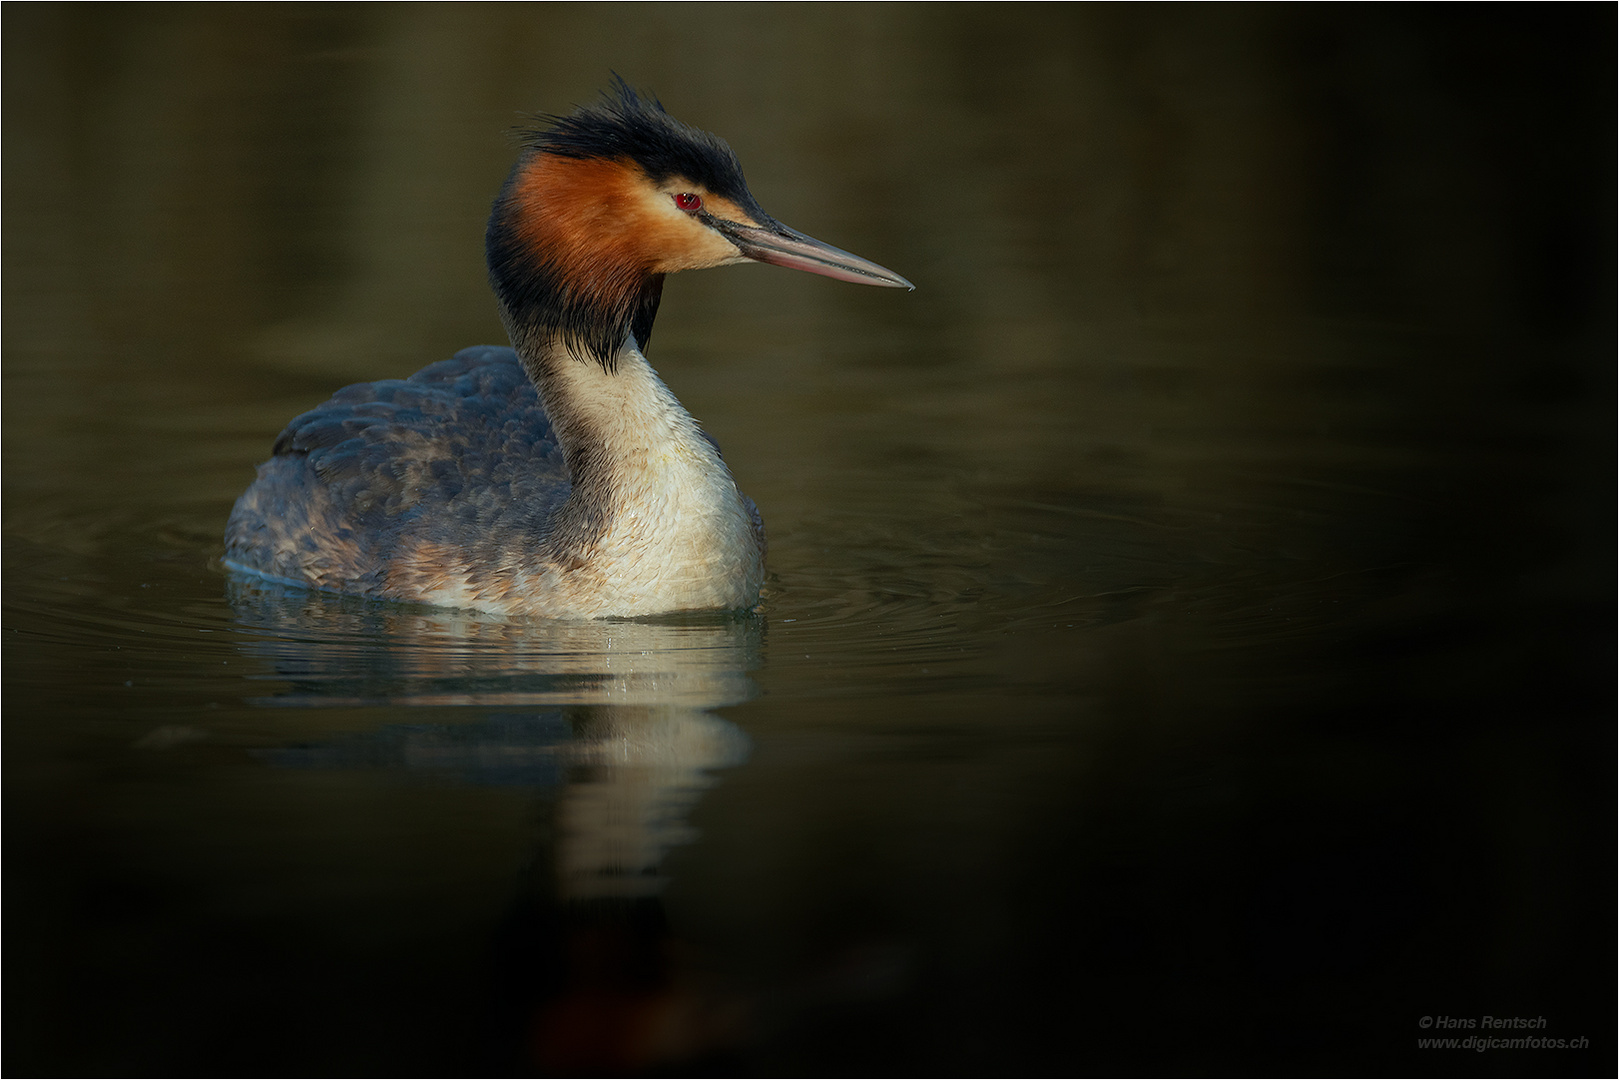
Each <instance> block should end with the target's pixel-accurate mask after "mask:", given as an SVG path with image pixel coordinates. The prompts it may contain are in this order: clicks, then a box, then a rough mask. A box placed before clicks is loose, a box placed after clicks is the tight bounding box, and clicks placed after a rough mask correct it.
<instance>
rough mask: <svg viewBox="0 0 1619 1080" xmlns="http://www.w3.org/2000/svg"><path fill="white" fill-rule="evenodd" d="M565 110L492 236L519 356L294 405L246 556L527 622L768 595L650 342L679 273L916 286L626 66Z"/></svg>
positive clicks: (465, 359)
mask: <svg viewBox="0 0 1619 1080" xmlns="http://www.w3.org/2000/svg"><path fill="white" fill-rule="evenodd" d="M546 119H547V126H545V127H544V128H543V129H541V130H536V131H533V132H531V133H529V134H528V135H527V136H526V137H525V138H524V142H523V150H522V154H521V156H520V157H519V159H518V161H517V165H516V167H514V168H513V169H512V173H511V175H510V176H509V177H508V178H507V180H506V183H505V186H503V187H502V188H501V190H500V194H499V196H497V197H496V199H495V204H494V209H493V210H492V211H491V213H490V215H489V228H488V232H487V234H486V236H485V243H486V248H487V254H488V259H489V280H490V284H491V285H492V286H493V288H494V292H495V298H496V300H497V301H498V302H499V306H500V315H501V319H502V321H503V322H504V323H505V326H506V332H507V334H508V335H509V336H510V338H511V342H512V345H513V346H514V347H515V352H514V351H513V349H506V348H496V347H490V346H484V347H479V348H471V349H464V350H462V351H461V352H459V353H457V354H456V356H455V357H454V358H453V359H450V360H444V361H441V362H439V363H436V364H433V365H432V366H430V367H427V368H424V369H423V370H421V371H419V372H417V373H416V374H415V375H412V376H411V377H410V378H408V379H403V380H399V379H390V380H386V381H383V382H375V383H364V384H360V385H356V386H350V387H347V388H346V389H343V390H340V391H338V392H337V393H336V394H335V395H333V397H332V398H331V400H330V401H328V402H326V403H325V404H324V405H321V406H319V407H318V408H316V409H314V410H312V411H310V412H307V413H304V414H303V415H302V416H300V417H298V418H297V419H295V420H293V421H292V423H291V424H289V425H287V428H286V430H285V431H283V432H282V433H281V435H280V436H279V437H278V438H277V439H276V442H275V449H274V451H273V454H274V456H273V457H272V458H271V459H270V460H269V461H267V462H265V463H264V464H263V465H261V466H259V471H258V479H257V480H255V481H254V482H253V485H252V486H251V487H249V488H248V489H247V491H246V492H245V493H244V494H243V495H242V497H241V498H240V499H238V500H236V506H235V508H234V509H233V510H232V511H231V516H230V523H229V524H228V525H227V526H226V530H225V561H226V564H227V565H228V566H231V567H233V568H235V569H238V570H245V571H247V572H249V573H253V574H257V575H260V576H263V577H268V578H272V579H276V580H280V581H284V582H288V583H291V584H295V585H301V586H305V587H309V588H316V589H326V590H332V591H335V592H344V593H354V594H358V595H362V596H371V597H378V598H382V599H388V600H403V601H414V602H417V603H425V604H433V605H437V606H440V607H455V608H472V609H476V610H481V611H487V612H491V613H496V614H509V615H542V616H556V617H605V616H633V615H656V614H661V613H666V612H675V611H697V610H705V609H733V610H734V609H745V608H751V607H753V606H754V605H755V604H756V603H757V602H758V599H759V586H760V583H761V581H762V580H763V577H764V553H765V535H764V525H763V523H762V522H761V521H760V518H759V512H758V509H757V508H756V507H755V506H754V504H753V501H752V500H751V499H749V498H748V497H747V496H746V495H743V494H742V493H741V492H740V491H738V490H737V487H736V483H735V482H734V481H733V480H732V479H731V473H730V470H729V469H727V468H726V467H725V463H724V461H723V460H722V459H721V457H720V453H719V448H718V447H717V446H716V445H715V444H714V442H713V441H712V440H711V439H709V438H708V436H707V435H705V434H704V433H703V431H702V429H701V428H699V427H698V425H697V421H695V420H694V419H692V417H691V415H690V414H689V413H687V412H686V410H685V409H683V408H682V407H681V405H680V402H678V401H676V400H675V397H674V395H673V394H671V393H670V392H669V390H668V388H667V387H665V386H664V385H663V383H662V382H661V381H660V380H659V379H658V376H657V373H656V372H655V371H653V370H652V366H651V365H650V364H648V363H647V359H646V356H645V355H644V350H645V349H646V347H647V341H648V339H649V338H650V337H651V334H652V321H653V319H654V318H655V317H656V315H657V313H658V300H659V297H660V295H661V294H662V292H663V278H664V275H665V274H672V273H674V272H676V271H678V270H697V269H702V268H704V267H710V266H728V265H730V264H732V263H740V262H749V261H752V262H763V263H771V264H774V265H776V266H786V267H790V268H792V269H795V270H807V271H809V272H810V273H812V274H823V275H825V276H827V277H832V278H837V279H839V280H841V281H853V282H860V283H862V284H867V285H886V286H893V287H898V288H906V289H909V288H912V285H911V283H910V282H908V281H906V280H905V279H904V278H902V277H900V276H899V275H898V274H896V273H894V272H893V271H891V270H885V269H884V268H883V267H881V266H878V265H877V264H875V263H871V262H867V261H866V260H865V259H862V258H859V257H858V256H855V255H851V254H849V253H848V252H846V251H840V250H838V249H837V248H835V247H832V246H831V245H829V244H823V243H821V242H820V241H819V240H814V239H811V238H810V237H807V236H805V235H803V234H802V233H798V232H795V231H793V230H792V229H789V228H787V227H786V226H785V225H783V224H781V223H780V222H778V221H776V220H775V219H774V218H772V217H771V216H770V215H769V214H767V213H765V212H764V210H762V209H761V208H760V207H759V204H758V203H757V202H755V201H754V198H753V195H752V194H750V193H749V191H748V186H747V183H746V181H744V180H743V178H742V167H741V166H740V165H739V164H738V163H737V160H736V155H735V154H733V153H732V152H731V148H730V147H729V146H727V145H726V144H725V142H724V141H723V140H722V139H720V138H718V137H716V136H714V135H710V134H708V133H707V132H704V131H699V130H697V129H696V128H691V127H688V126H686V125H685V124H682V123H681V122H680V121H678V120H676V119H674V118H673V117H672V116H670V115H669V114H668V113H666V112H664V110H663V106H662V105H661V104H659V103H658V102H657V101H656V100H653V101H651V102H648V101H643V100H642V99H641V98H639V97H638V96H637V95H636V93H635V91H634V90H632V89H631V88H630V87H629V85H628V84H626V83H624V82H623V81H622V80H619V81H618V82H617V83H616V84H615V87H614V91H613V92H612V93H611V94H609V95H606V96H604V98H603V100H602V101H601V102H600V103H598V104H596V105H593V106H589V107H586V108H581V109H578V110H576V111H575V112H574V113H573V114H572V115H571V116H566V117H548V118H546Z"/></svg>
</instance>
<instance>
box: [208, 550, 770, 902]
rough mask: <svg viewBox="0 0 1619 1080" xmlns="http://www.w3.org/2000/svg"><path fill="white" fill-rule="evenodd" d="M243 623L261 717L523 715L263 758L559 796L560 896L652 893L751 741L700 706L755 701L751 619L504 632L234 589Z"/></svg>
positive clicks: (463, 620) (482, 621)
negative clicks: (264, 688) (267, 669)
mask: <svg viewBox="0 0 1619 1080" xmlns="http://www.w3.org/2000/svg"><path fill="white" fill-rule="evenodd" d="M229 595H230V599H231V604H232V607H233V609H234V610H235V612H236V615H237V618H238V620H239V622H240V623H242V624H244V625H246V626H250V627H253V628H254V629H256V630H261V631H269V632H270V633H269V636H266V637H263V638H260V639H257V640H254V641H251V642H249V643H247V644H245V645H244V646H243V651H244V652H247V653H249V654H251V655H254V656H257V657H259V658H261V659H264V660H268V661H270V663H271V665H272V666H273V669H274V674H273V675H266V676H263V677H264V678H269V679H276V680H279V681H283V682H285V683H286V684H287V687H286V689H285V690H283V691H282V692H279V693H276V694H273V695H268V696H265V697H261V698H257V699H255V700H254V703H256V704H259V705H265V706H301V707H322V708H333V707H339V708H343V707H347V708H352V707H355V706H359V705H370V706H374V705H387V706H400V707H403V706H422V705H434V706H442V705H457V706H489V705H498V706H502V707H512V706H518V707H524V706H527V707H533V706H545V707H546V711H543V712H532V713H531V712H523V713H515V714H513V713H505V712H502V713H491V714H486V715H484V716H483V718H482V719H481V720H480V721H479V722H477V723H467V724H445V723H426V724H421V723H400V724H389V725H386V726H384V727H381V728H378V729H375V730H372V731H367V732H363V733H358V734H353V735H348V736H345V737H341V738H338V739H335V740H332V741H328V742H322V743H318V744H313V745H302V746H293V747H283V748H279V749H274V750H269V751H264V752H263V753H262V756H263V757H264V758H265V759H266V760H268V761H270V762H272V763H274V764H276V765H280V766H284V767H291V768H315V769H389V770H400V771H406V772H415V773H421V774H424V775H433V776H437V777H449V778H452V779H454V780H455V781H456V782H460V783H466V784H474V785H483V784H494V785H502V786H521V787H528V788H533V789H535V790H545V791H549V792H551V793H553V794H554V797H555V799H556V807H557V808H556V815H557V823H558V829H557V838H558V843H557V851H556V881H557V891H558V898H559V899H566V900H588V899H593V898H608V897H619V898H624V897H636V896H649V895H653V894H655V893H656V892H657V891H658V890H659V889H660V888H661V887H662V885H663V883H664V881H663V878H661V877H660V876H659V874H658V867H659V866H660V864H661V863H662V861H663V858H664V856H665V854H667V852H668V851H669V850H670V848H672V847H675V846H676V845H679V844H682V843H687V842H689V841H690V840H692V839H693V838H694V833H693V832H692V830H691V829H690V828H689V827H688V826H687V825H686V818H687V816H688V814H689V813H690V811H691V809H692V807H693V806H694V805H695V804H696V802H697V800H698V799H699V798H700V797H701V794H702V792H703V791H704V790H705V789H706V788H708V787H709V786H711V785H712V784H713V783H714V780H713V778H712V776H711V773H712V772H713V771H714V770H717V769H723V768H729V767H732V766H735V765H739V764H741V763H742V762H743V761H745V760H747V756H748V747H749V743H748V737H747V736H746V735H745V734H743V732H742V730H741V729H740V728H738V727H737V726H736V725H735V724H732V723H730V722H729V721H727V720H724V719H721V718H720V717H717V716H715V715H713V714H712V713H710V712H708V711H706V710H708V709H711V708H716V707H720V706H724V705H731V704H736V703H737V702H740V701H744V700H746V699H747V698H749V697H751V696H753V694H754V693H755V689H754V686H753V683H752V681H751V680H750V679H749V678H748V676H747V671H748V669H749V668H751V667H754V666H757V664H758V658H759V652H760V635H761V632H762V625H763V624H762V623H761V622H760V621H758V620H754V619H741V618H701V619H697V620H693V621H678V622H677V621H662V622H567V623H562V622H557V623H550V622H544V621H502V620H491V619H489V618H487V617H483V616H476V615H472V614H469V613H463V612H453V611H424V610H421V609H411V608H405V607H401V606H400V605H395V604H383V603H376V602H369V601H357V600H355V599H354V598H351V597H340V596H332V595H327V594H321V593H312V592H306V591H303V590H298V589H290V588H285V587H282V586H279V585H273V584H266V583H263V582H259V581H256V580H248V579H233V580H232V581H231V582H230V585H229Z"/></svg>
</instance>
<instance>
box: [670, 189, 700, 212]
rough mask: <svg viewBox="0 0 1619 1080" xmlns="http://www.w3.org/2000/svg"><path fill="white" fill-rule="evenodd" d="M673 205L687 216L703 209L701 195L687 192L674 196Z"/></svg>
mask: <svg viewBox="0 0 1619 1080" xmlns="http://www.w3.org/2000/svg"><path fill="white" fill-rule="evenodd" d="M675 205H676V206H678V207H680V208H681V209H682V210H684V211H686V213H688V214H695V213H696V212H697V211H699V210H701V209H702V208H703V197H702V196H701V195H693V194H692V193H691V192H689V191H682V192H681V193H680V194H679V195H676V196H675Z"/></svg>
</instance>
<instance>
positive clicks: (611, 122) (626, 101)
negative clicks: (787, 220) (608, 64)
mask: <svg viewBox="0 0 1619 1080" xmlns="http://www.w3.org/2000/svg"><path fill="white" fill-rule="evenodd" d="M542 119H543V126H542V127H540V128H538V129H537V130H534V131H531V132H528V133H527V134H526V135H525V137H524V141H523V153H522V156H521V158H520V159H519V160H518V162H517V166H516V167H515V168H514V169H513V170H512V173H511V176H510V177H508V178H507V180H506V184H505V186H504V187H503V188H502V189H501V192H500V195H499V197H498V198H496V200H495V206H494V210H493V212H492V213H491V214H490V218H489V230H488V234H487V237H486V244H487V251H488V258H489V275H490V281H491V283H492V284H493V286H494V290H495V295H496V297H497V298H498V299H499V301H500V304H501V309H502V315H503V316H504V317H505V320H506V324H507V328H508V330H510V331H511V333H512V338H513V343H514V344H516V345H517V346H518V348H519V350H520V351H521V350H523V349H524V347H525V345H530V346H532V345H539V344H545V343H550V342H554V341H562V342H563V343H565V344H567V345H569V346H571V347H572V348H573V349H574V351H575V352H576V353H577V354H578V355H581V356H588V357H590V358H592V359H594V360H596V361H598V362H600V363H601V364H602V365H603V366H604V367H606V368H608V369H609V370H611V369H612V368H613V365H614V357H615V356H616V355H617V352H618V349H619V347H620V345H622V344H623V342H624V339H625V336H626V335H627V334H630V333H633V334H634V335H635V338H636V340H637V341H638V342H639V343H640V344H641V346H642V347H643V348H644V347H645V346H646V343H647V340H648V338H649V337H650V336H651V333H652V322H653V319H654V318H655V317H656V315H657V311H658V300H659V297H660V296H661V295H662V290H663V278H664V275H665V274H672V273H675V272H677V271H680V270H699V269H703V268H706V267H711V266H727V265H730V264H732V263H739V262H750V261H751V262H763V263H771V264H773V265H776V266H785V267H790V268H792V269H795V270H807V271H809V272H810V273H812V274H822V275H825V276H826V277H831V278H837V279H838V280H841V281H853V282H858V283H861V284H865V285H884V286H890V287H896V288H905V289H910V288H914V286H912V285H911V283H910V282H909V281H906V280H905V279H904V278H902V277H900V276H899V275H898V274H896V273H894V272H893V271H892V270H886V269H884V268H883V267H881V266H878V265H877V264H876V263H873V262H868V261H867V260H865V259H862V258H860V257H859V256H857V255H851V254H850V253H848V252H847V251H841V250H839V249H838V248H835V247H833V246H831V245H830V244H825V243H822V242H821V241H819V240H815V239H812V238H811V237H808V236H805V235H803V234H802V233H799V232H796V231H794V230H793V229H789V228H788V227H787V226H785V225H783V224H781V223H780V222H779V221H777V220H776V219H775V218H773V217H771V216H770V215H769V214H767V213H765V212H764V210H763V209H762V208H760V206H759V204H758V202H757V201H755V199H754V198H753V195H752V193H751V192H749V191H748V185H747V181H746V180H744V179H743V177H742V166H741V165H740V164H738V162H737V160H736V155H735V154H734V153H732V151H731V148H730V147H729V146H727V145H726V144H725V141H724V140H723V139H720V138H719V137H718V136H715V135H711V134H709V133H708V132H706V131H699V130H697V129H696V128H692V127H688V126H687V125H685V124H682V123H681V122H680V121H678V120H676V119H675V118H674V117H672V116H670V115H669V114H668V113H666V112H664V111H663V106H662V105H660V104H659V103H658V102H657V101H656V100H652V101H650V102H649V101H646V100H643V99H642V98H641V97H640V96H638V95H637V94H636V93H635V91H634V90H633V89H631V88H630V86H629V85H628V84H627V83H625V82H624V81H623V80H622V79H620V80H618V81H617V82H616V83H615V86H614V90H613V92H611V93H610V94H608V95H605V96H604V98H603V100H602V101H601V102H599V103H598V104H595V105H592V106H588V107H585V108H581V109H579V110H577V111H575V112H574V113H573V115H571V116H564V117H555V116H553V117H545V118H542Z"/></svg>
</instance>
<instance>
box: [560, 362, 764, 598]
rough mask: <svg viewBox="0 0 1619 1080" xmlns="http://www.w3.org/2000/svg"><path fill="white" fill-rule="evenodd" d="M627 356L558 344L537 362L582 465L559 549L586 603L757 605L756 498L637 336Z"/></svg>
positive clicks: (570, 449)
mask: <svg viewBox="0 0 1619 1080" xmlns="http://www.w3.org/2000/svg"><path fill="white" fill-rule="evenodd" d="M616 360H617V364H616V370H615V371H612V372H608V371H606V370H604V369H603V368H602V366H601V365H600V364H598V363H596V362H595V361H592V360H583V359H580V358H578V357H576V356H574V355H572V354H570V353H567V352H565V351H563V350H562V349H560V348H554V349H553V350H552V351H551V352H550V353H549V355H547V356H545V357H543V358H541V359H540V362H539V363H536V364H533V365H531V366H530V370H531V372H533V373H534V374H535V375H536V380H535V381H536V383H537V384H538V386H539V391H540V396H541V398H542V400H543V401H544V403H545V410H546V413H547V415H548V416H549V417H550V418H551V423H552V425H553V427H554V428H555V429H556V432H557V435H558V439H559V441H560V442H561V444H562V448H563V451H564V453H565V454H566V455H567V459H568V465H569V468H570V470H572V472H573V491H572V493H571V494H570V495H569V497H568V502H567V503H566V504H565V505H564V507H563V509H562V511H561V512H560V514H559V515H558V521H559V529H558V533H557V536H558V539H559V540H560V541H562V543H561V544H559V545H557V546H555V547H554V550H556V551H557V552H558V553H559V554H560V555H562V559H561V560H560V561H561V562H562V564H563V571H564V572H563V575H562V576H563V577H564V578H568V577H572V578H575V579H577V584H578V585H579V586H581V587H582V588H580V589H578V590H577V591H578V592H579V596H578V599H577V605H578V606H579V607H580V608H581V610H579V611H578V612H577V613H578V614H584V615H645V614H656V613H661V612H669V611H682V610H698V609H713V608H750V607H752V606H753V605H754V604H755V603H757V601H758V595H759V586H760V583H761V581H762V579H763V575H764V564H763V551H762V550H761V543H760V536H759V533H758V530H757V526H756V522H755V513H754V511H753V507H752V504H751V503H749V502H748V501H747V499H746V498H745V497H744V496H743V495H742V494H741V493H740V492H739V491H737V488H736V483H735V482H734V481H733V480H732V479H731V473H730V470H729V469H727V468H726V467H725V463H724V462H723V461H722V460H721V459H720V455H719V452H718V450H717V449H716V448H715V447H714V445H713V443H711V442H709V440H708V439H707V438H705V437H704V435H703V433H702V431H701V430H700V429H699V428H698V426H697V421H695V420H694V419H692V417H691V414H690V413H688V412H686V410H685V409H684V408H682V407H681V405H680V402H679V401H677V400H675V396H674V395H673V394H672V393H670V392H669V388H668V387H666V386H664V384H663V382H662V380H660V379H659V378H658V374H657V372H655V371H654V370H652V365H651V364H649V363H647V359H646V357H645V356H643V355H642V354H641V350H640V349H639V348H637V346H636V344H635V341H634V339H633V338H629V339H626V341H625V343H624V345H623V347H622V348H620V350H619V352H618V355H617V358H616ZM564 553H565V554H564Z"/></svg>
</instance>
